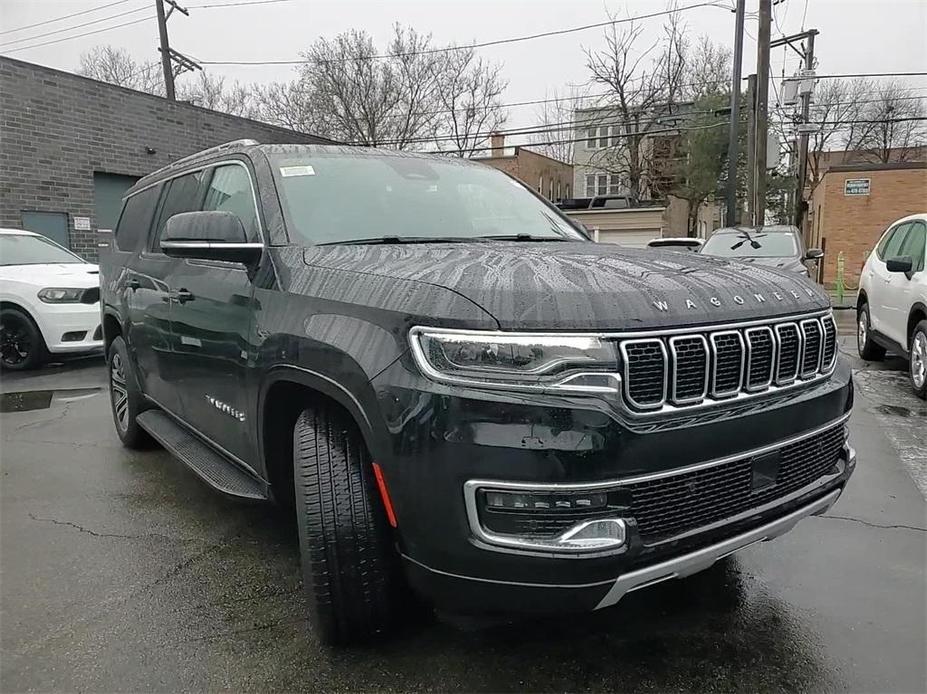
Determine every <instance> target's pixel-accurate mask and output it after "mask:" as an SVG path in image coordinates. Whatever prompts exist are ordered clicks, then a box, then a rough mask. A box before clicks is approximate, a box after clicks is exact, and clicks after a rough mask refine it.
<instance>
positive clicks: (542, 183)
mask: <svg viewBox="0 0 927 694" xmlns="http://www.w3.org/2000/svg"><path fill="white" fill-rule="evenodd" d="M491 146H492V150H491V154H492V156H489V157H480V158H478V159H474V161H478V162H480V163H481V164H486V165H487V166H491V167H493V168H494V169H499V170H500V171H505V172H506V173H507V174H510V175H512V176H514V177H515V178H517V179H518V180H519V181H521V182H522V183H524V184H526V185H529V186H531V187H532V188H534V189H535V190H536V191H538V193H540V194H541V195H543V196H544V197H545V198H547V199H548V200H551V201H554V202H556V201H557V200H564V199H566V198H570V197H573V196H572V192H573V191H572V185H573V165H572V164H567V163H565V162H562V161H559V160H557V159H552V158H551V157H548V156H545V155H543V154H538V153H537V152H534V151H532V150H530V149H526V148H524V147H513V148H512V154H507V151H508V150H507V149H506V147H505V138H504V136H502V135H493V136H492V138H491Z"/></svg>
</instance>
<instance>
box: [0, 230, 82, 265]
mask: <svg viewBox="0 0 927 694" xmlns="http://www.w3.org/2000/svg"><path fill="white" fill-rule="evenodd" d="M82 262H84V261H83V260H81V259H80V258H78V257H77V256H76V255H74V254H73V253H71V252H70V251H66V250H65V249H63V248H62V247H61V246H59V245H57V244H55V243H52V242H51V241H49V240H48V239H46V238H45V237H44V236H28V235H26V234H0V265H38V264H40V263H82Z"/></svg>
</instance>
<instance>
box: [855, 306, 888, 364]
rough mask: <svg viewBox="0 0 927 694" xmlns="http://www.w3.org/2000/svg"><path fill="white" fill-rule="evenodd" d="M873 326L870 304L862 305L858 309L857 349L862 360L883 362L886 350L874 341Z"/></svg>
mask: <svg viewBox="0 0 927 694" xmlns="http://www.w3.org/2000/svg"><path fill="white" fill-rule="evenodd" d="M871 326H872V324H871V322H870V321H869V304H862V305H861V306H860V307H859V308H858V309H856V348H857V349H858V350H859V356H860V358H861V359H865V360H866V361H881V360H882V359H884V358H885V348H884V347H883V346H882V345H879V344H876V343H875V342H873V341H872V327H871Z"/></svg>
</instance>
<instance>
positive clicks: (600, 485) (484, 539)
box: [463, 412, 851, 558]
mask: <svg viewBox="0 0 927 694" xmlns="http://www.w3.org/2000/svg"><path fill="white" fill-rule="evenodd" d="M850 414H851V413H850V412H846V413H845V414H843V415H841V416H840V417H837V418H836V419H833V420H831V421H829V422H827V423H826V424H822V425H820V426H817V427H814V428H813V429H809V430H807V431H803V432H801V433H800V434H795V435H793V436H789V437H787V438H784V439H780V440H779V441H775V442H773V443H770V444H766V445H765V446H760V447H758V448H752V449H750V450H746V451H742V452H740V453H733V454H731V455H727V456H723V457H721V458H715V459H712V460H706V461H704V462H701V463H694V464H692V465H686V466H683V467H679V468H673V469H670V470H661V471H659V472H652V473H646V474H642V475H633V476H629V477H619V478H617V479H611V480H603V481H598V482H518V481H509V480H489V479H473V480H467V481H466V482H465V483H464V485H463V492H464V505H465V507H466V511H467V522H468V525H469V526H470V531H471V533H472V534H473V537H474V539H475V540H476V541H477V546H479V547H481V548H483V549H489V550H493V551H497V552H508V553H516V554H520V553H528V554H537V553H538V552H539V551H540V552H542V553H543V554H547V555H551V554H552V552H551V551H550V549H549V547H548V548H545V549H544V550H538V549H537V548H533V547H532V546H531V541H530V540H523V541H519V540H518V536H508V535H502V536H500V535H498V534H496V533H492V532H491V531H487V530H486V529H485V528H483V527H482V525H481V524H480V520H479V509H478V507H477V501H476V496H477V491H478V490H480V489H486V490H490V491H491V490H494V489H498V490H502V491H524V492H542V493H543V492H548V493H557V492H596V491H602V490H610V489H617V488H620V487H622V486H624V485H629V484H638V483H640V482H649V481H652V480H658V479H664V478H666V477H675V476H677V475H685V474H688V473H691V472H696V471H699V470H705V469H708V468H712V467H717V466H719V465H726V464H730V463H733V462H737V461H739V460H743V459H744V458H752V457H755V456H758V455H763V454H764V453H768V452H770V451H774V450H777V449H779V448H784V447H786V446H790V445H792V444H794V443H798V442H799V441H804V440H805V439H808V438H811V437H812V436H817V435H818V434H821V433H823V432H825V431H829V430H831V429H834V428H836V427H838V426H843V425H845V424H846V422H847V420H848V419H849V418H850ZM844 434H845V436H844V440H845V441H846V431H845V432H844ZM624 549H625V548H624V547H622V548H620V549H618V550H617V551H618V552H622V551H624ZM614 553H616V551H614V550H612V551H608V552H591V553H585V554H578V553H576V552H572V553H562V554H561V553H557V556H558V557H570V556H572V557H577V558H586V557H593V556H601V555H602V554H614Z"/></svg>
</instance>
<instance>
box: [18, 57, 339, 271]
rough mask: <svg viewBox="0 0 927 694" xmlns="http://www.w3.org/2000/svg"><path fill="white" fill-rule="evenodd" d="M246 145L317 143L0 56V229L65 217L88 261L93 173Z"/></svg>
mask: <svg viewBox="0 0 927 694" xmlns="http://www.w3.org/2000/svg"><path fill="white" fill-rule="evenodd" d="M244 137H250V138H254V139H255V140H258V141H259V142H274V143H300V142H306V143H312V142H325V140H323V139H321V138H317V137H313V136H312V135H307V134H305V133H299V132H295V131H293V130H287V129H285V128H278V127H276V126H272V125H267V124H265V123H259V122H257V121H253V120H249V119H246V118H238V117H235V116H230V115H228V114H225V113H218V112H217V111H209V110H207V109H203V108H199V107H197V106H191V105H190V104H182V103H171V102H169V101H167V100H166V99H162V98H160V97H156V96H151V95H150V94H144V93H142V92H136V91H133V90H131V89H123V88H122V87H116V86H113V85H110V84H106V83H104V82H97V81H96V80H91V79H87V78H85V77H80V76H77V75H72V74H70V73H67V72H61V71H59V70H52V69H51V68H46V67H42V66H40V65H33V64H32V63H25V62H22V61H19V60H12V59H10V58H6V57H0V227H14V228H18V227H20V226H21V225H22V221H21V220H22V212H23V210H41V211H43V212H64V213H67V215H68V227H69V234H70V240H71V249H72V250H73V251H75V252H76V253H79V254H80V255H82V256H84V257H85V258H87V259H90V260H95V259H96V257H97V231H96V230H97V221H96V219H95V218H94V204H93V173H94V171H101V172H106V173H112V174H123V175H128V176H144V175H145V174H147V173H150V172H152V171H154V170H155V169H158V168H160V167H162V166H164V165H165V164H168V163H170V162H171V161H174V160H175V159H178V158H179V157H183V156H186V155H188V154H192V153H194V152H197V151H199V150H201V149H205V148H206V147H212V146H214V145H217V144H220V143H222V142H228V141H229V140H237V139H239V138H244ZM149 149H153V150H154V154H148V150H149ZM74 217H90V220H91V230H90V231H78V230H75V229H74Z"/></svg>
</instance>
